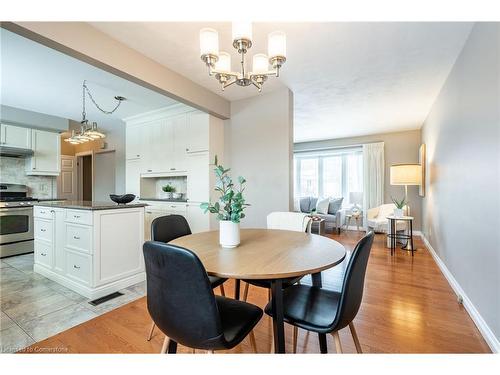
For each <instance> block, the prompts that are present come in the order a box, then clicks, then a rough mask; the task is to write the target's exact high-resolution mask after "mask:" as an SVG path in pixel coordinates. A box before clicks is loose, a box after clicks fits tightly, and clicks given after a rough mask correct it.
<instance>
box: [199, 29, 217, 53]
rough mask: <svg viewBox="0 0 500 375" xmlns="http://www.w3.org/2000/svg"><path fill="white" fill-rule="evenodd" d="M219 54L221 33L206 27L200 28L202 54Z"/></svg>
mask: <svg viewBox="0 0 500 375" xmlns="http://www.w3.org/2000/svg"><path fill="white" fill-rule="evenodd" d="M218 54H219V33H217V30H214V29H210V28H204V29H201V30H200V56H203V55H216V56H217V55H218Z"/></svg>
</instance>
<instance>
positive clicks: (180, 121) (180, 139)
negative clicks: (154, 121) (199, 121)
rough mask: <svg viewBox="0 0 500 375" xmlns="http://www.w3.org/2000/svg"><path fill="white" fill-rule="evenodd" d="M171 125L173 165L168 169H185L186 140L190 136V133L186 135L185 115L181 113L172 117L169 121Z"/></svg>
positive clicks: (174, 170) (175, 170)
mask: <svg viewBox="0 0 500 375" xmlns="http://www.w3.org/2000/svg"><path fill="white" fill-rule="evenodd" d="M170 124H171V126H172V135H173V141H174V144H173V148H172V149H173V155H172V156H173V165H172V166H171V167H170V171H172V172H178V171H184V172H185V171H187V149H188V141H189V138H191V134H189V135H188V129H187V127H186V115H185V114H182V115H179V116H175V117H173V118H172V122H171V123H170Z"/></svg>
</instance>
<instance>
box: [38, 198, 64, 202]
mask: <svg viewBox="0 0 500 375" xmlns="http://www.w3.org/2000/svg"><path fill="white" fill-rule="evenodd" d="M66 200H67V199H66V198H37V201H38V202H55V201H66Z"/></svg>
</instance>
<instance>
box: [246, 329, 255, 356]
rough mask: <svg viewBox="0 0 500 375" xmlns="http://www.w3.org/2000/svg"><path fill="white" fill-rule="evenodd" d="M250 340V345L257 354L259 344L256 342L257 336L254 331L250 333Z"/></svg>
mask: <svg viewBox="0 0 500 375" xmlns="http://www.w3.org/2000/svg"><path fill="white" fill-rule="evenodd" d="M248 338H249V339H250V345H251V346H252V350H253V352H254V353H256V354H257V342H256V341H255V334H254V333H253V330H252V331H250V334H249V335H248Z"/></svg>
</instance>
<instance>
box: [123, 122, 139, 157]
mask: <svg viewBox="0 0 500 375" xmlns="http://www.w3.org/2000/svg"><path fill="white" fill-rule="evenodd" d="M142 136H143V134H142V130H141V126H140V125H136V126H129V127H127V135H126V138H127V139H126V150H125V156H126V159H127V160H133V159H140V158H141V156H142V144H143V142H142V139H143V138H142Z"/></svg>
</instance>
